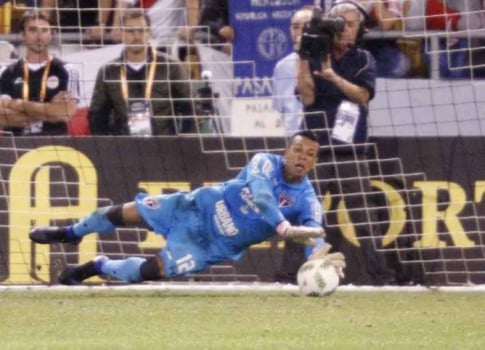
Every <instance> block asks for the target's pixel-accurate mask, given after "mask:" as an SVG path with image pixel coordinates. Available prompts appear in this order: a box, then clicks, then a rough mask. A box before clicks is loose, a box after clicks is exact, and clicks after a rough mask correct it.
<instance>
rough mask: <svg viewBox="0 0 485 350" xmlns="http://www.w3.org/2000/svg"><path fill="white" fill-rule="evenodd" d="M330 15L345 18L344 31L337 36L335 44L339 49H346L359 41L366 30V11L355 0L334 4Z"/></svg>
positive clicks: (343, 0)
mask: <svg viewBox="0 0 485 350" xmlns="http://www.w3.org/2000/svg"><path fill="white" fill-rule="evenodd" d="M328 16H329V17H332V18H338V17H341V18H343V19H344V20H345V27H344V30H343V32H342V33H339V34H337V35H336V36H335V40H334V46H335V47H336V48H337V49H346V48H349V47H352V46H354V45H356V44H357V43H358V41H359V40H360V39H361V37H362V35H363V34H364V32H365V26H364V24H365V21H366V17H365V11H364V10H363V9H362V8H361V7H360V6H359V5H358V4H357V3H355V2H354V1H350V0H342V1H338V2H337V3H336V4H335V5H333V6H332V8H331V9H330V11H329V13H328Z"/></svg>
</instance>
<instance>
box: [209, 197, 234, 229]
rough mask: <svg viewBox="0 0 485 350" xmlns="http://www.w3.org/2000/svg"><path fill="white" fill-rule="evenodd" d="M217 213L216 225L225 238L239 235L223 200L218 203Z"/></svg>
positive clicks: (215, 217)
mask: <svg viewBox="0 0 485 350" xmlns="http://www.w3.org/2000/svg"><path fill="white" fill-rule="evenodd" d="M215 209H216V213H215V214H214V223H215V224H216V226H217V229H218V230H219V232H220V233H221V234H223V235H224V236H235V235H237V234H238V233H239V230H238V229H237V227H236V225H235V224H234V221H233V220H232V217H231V214H230V213H229V209H227V206H226V204H225V203H224V201H223V200H220V201H217V202H216V206H215Z"/></svg>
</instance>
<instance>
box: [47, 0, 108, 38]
mask: <svg viewBox="0 0 485 350" xmlns="http://www.w3.org/2000/svg"><path fill="white" fill-rule="evenodd" d="M40 6H41V9H42V11H43V12H44V13H45V14H46V15H47V16H48V18H49V19H50V20H51V22H53V23H54V25H56V26H57V27H58V28H59V30H60V31H61V32H63V33H85V34H86V35H87V39H88V40H93V41H102V40H103V39H104V36H105V30H106V28H107V27H110V26H111V23H112V17H113V8H114V7H115V0H40ZM81 39H84V38H79V40H81Z"/></svg>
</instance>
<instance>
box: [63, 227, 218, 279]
mask: <svg viewBox="0 0 485 350" xmlns="http://www.w3.org/2000/svg"><path fill="white" fill-rule="evenodd" d="M188 221H189V222H190V220H188ZM172 237H173V239H171V238H172ZM207 246H208V243H207V242H206V241H204V238H203V237H201V236H198V234H197V232H196V231H194V230H193V229H192V228H188V226H185V227H181V229H180V230H178V231H176V232H172V233H171V235H169V236H168V240H167V246H166V247H165V248H164V249H162V250H161V252H160V253H159V254H157V255H155V256H153V257H150V258H148V259H145V258H139V257H130V258H126V259H121V260H119V259H116V260H114V259H113V260H112V259H109V258H108V257H106V256H97V257H96V258H95V259H93V260H91V261H89V262H87V263H85V264H83V265H79V266H75V267H72V266H69V267H67V268H66V269H65V270H64V271H63V272H62V273H61V275H60V276H59V279H58V280H59V282H60V283H61V284H65V285H75V284H80V283H82V282H83V281H84V280H85V279H88V278H90V277H93V276H98V275H104V276H110V277H113V278H115V279H118V280H122V281H125V282H130V283H137V282H143V281H155V280H160V279H162V278H164V277H167V278H171V277H175V276H180V275H184V274H187V273H191V272H197V271H201V270H204V269H206V268H207V267H208V266H209V263H208V261H209V260H211V257H210V254H209V253H208V251H207ZM212 260H213V259H212Z"/></svg>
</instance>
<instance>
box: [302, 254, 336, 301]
mask: <svg viewBox="0 0 485 350" xmlns="http://www.w3.org/2000/svg"><path fill="white" fill-rule="evenodd" d="M297 281H298V286H299V287H300V291H301V293H302V294H304V295H307V296H313V297H321V296H326V295H330V294H332V293H333V292H335V290H336V289H337V287H338V285H339V282H340V278H339V275H338V273H337V270H336V269H335V266H333V265H331V264H329V263H327V262H325V261H324V260H323V259H315V260H309V261H307V262H306V263H304V264H303V265H301V267H300V268H299V270H298V274H297Z"/></svg>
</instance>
